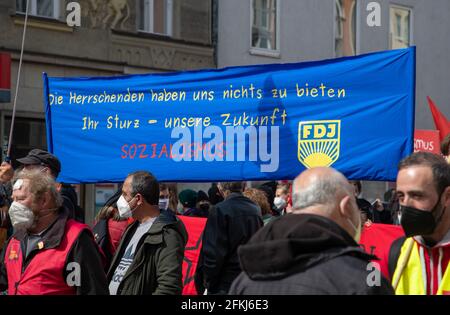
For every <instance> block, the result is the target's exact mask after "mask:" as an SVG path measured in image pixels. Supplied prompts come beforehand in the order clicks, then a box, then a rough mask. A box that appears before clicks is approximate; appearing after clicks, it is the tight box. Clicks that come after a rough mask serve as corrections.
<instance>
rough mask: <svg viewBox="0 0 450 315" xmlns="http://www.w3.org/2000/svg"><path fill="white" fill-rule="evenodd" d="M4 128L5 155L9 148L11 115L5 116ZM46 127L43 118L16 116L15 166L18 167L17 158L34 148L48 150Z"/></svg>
mask: <svg viewBox="0 0 450 315" xmlns="http://www.w3.org/2000/svg"><path fill="white" fill-rule="evenodd" d="M4 121H5V125H4V129H3V137H4V139H3V152H2V154H3V156H5V155H6V150H7V148H8V138H9V131H10V128H11V117H10V116H5V120H4ZM46 135H47V134H46V128H45V121H44V120H43V119H32V118H21V117H17V116H16V120H15V123H14V133H13V141H12V146H11V159H12V162H13V166H14V167H17V166H18V164H17V162H16V159H18V158H21V157H24V156H26V155H27V154H28V152H29V151H30V150H32V149H43V150H47V143H46V138H47V137H46Z"/></svg>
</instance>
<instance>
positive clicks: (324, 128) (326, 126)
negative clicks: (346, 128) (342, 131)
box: [301, 122, 339, 140]
mask: <svg viewBox="0 0 450 315" xmlns="http://www.w3.org/2000/svg"><path fill="white" fill-rule="evenodd" d="M338 128H339V124H338V123H337V122H335V123H321V124H319V123H316V124H313V123H311V124H303V126H302V127H301V139H302V140H326V139H337V138H338Z"/></svg>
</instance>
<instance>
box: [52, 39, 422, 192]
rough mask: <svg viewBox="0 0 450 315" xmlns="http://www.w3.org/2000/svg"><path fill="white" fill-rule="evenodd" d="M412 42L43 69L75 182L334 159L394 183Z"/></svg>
mask: <svg viewBox="0 0 450 315" xmlns="http://www.w3.org/2000/svg"><path fill="white" fill-rule="evenodd" d="M414 87H415V48H414V47H413V48H408V49H403V50H392V51H385V52H378V53H372V54H367V55H361V56H355V57H346V58H340V59H333V60H325V61H317V62H305V63H291V64H270V65H253V66H242V67H231V68H224V69H217V70H200V71H186V72H176V73H162V74H161V73H158V74H145V75H128V76H113V77H77V78H56V77H48V76H47V75H46V74H44V89H45V93H44V101H45V109H46V121H47V136H48V138H47V140H48V147H49V150H50V151H51V152H53V153H54V154H55V155H56V156H57V157H58V158H59V159H60V160H61V162H62V172H61V174H60V177H59V178H58V179H59V180H60V181H62V182H67V183H80V182H84V183H94V182H119V181H122V180H123V179H124V178H125V177H126V175H127V174H128V173H130V172H132V171H135V170H149V171H151V172H152V173H154V174H155V175H156V177H157V178H158V179H159V180H162V181H178V182H181V181H188V182H202V181H204V182H208V181H220V180H273V179H293V178H294V177H295V176H296V175H298V174H299V173H300V172H302V171H303V170H305V168H311V167H316V166H331V167H334V168H336V169H338V170H340V171H341V172H343V173H344V174H345V175H346V176H347V177H348V178H350V179H365V180H387V181H393V180H394V179H395V177H396V173H397V164H398V162H399V160H400V159H402V158H403V157H405V156H407V155H409V154H410V153H412V150H413V134H414Z"/></svg>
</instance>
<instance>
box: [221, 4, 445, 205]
mask: <svg viewBox="0 0 450 315" xmlns="http://www.w3.org/2000/svg"><path fill="white" fill-rule="evenodd" d="M371 2H372V3H373V2H375V3H378V4H379V5H380V13H381V14H380V22H381V25H380V26H374V27H371V26H369V25H368V23H367V17H368V15H369V13H370V12H372V10H370V11H368V10H367V6H368V4H369V3H371ZM449 13H450V1H447V0H433V1H423V0H379V1H369V0H320V1H318V0H247V1H241V0H227V1H218V46H217V56H218V59H217V63H218V67H219V68H220V67H226V66H235V65H248V64H265V63H284V62H301V61H311V60H321V59H330V58H335V57H341V56H351V55H355V54H364V53H370V52H375V51H382V50H388V49H396V48H405V47H408V46H412V45H415V46H416V47H417V63H416V67H417V70H416V72H417V75H416V114H415V115H416V116H415V126H416V129H435V127H434V123H433V119H432V116H431V113H430V110H429V108H428V103H427V100H426V97H427V96H431V97H432V98H433V100H434V101H435V102H436V104H437V105H438V106H439V108H440V109H441V111H442V112H443V113H444V114H445V115H446V116H447V117H450V105H449V104H450V93H448V88H447V85H448V82H450V58H449V57H448V54H447V52H448V51H449V50H450V41H449V40H448V32H449V31H450V19H448V14H449ZM380 128H382V126H380ZM386 188H387V184H386V183H376V182H366V183H365V184H364V191H363V194H365V195H368V196H377V197H380V198H381V197H382V196H383V192H384V191H385V190H386Z"/></svg>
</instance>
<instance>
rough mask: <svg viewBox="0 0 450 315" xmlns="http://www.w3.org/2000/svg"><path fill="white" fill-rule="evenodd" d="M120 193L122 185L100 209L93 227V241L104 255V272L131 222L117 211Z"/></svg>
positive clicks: (130, 219) (131, 220)
mask: <svg viewBox="0 0 450 315" xmlns="http://www.w3.org/2000/svg"><path fill="white" fill-rule="evenodd" d="M121 193H122V185H120V187H119V189H118V190H117V191H116V192H115V193H114V195H112V196H111V197H110V198H109V199H108V200H107V201H106V202H105V204H104V206H103V207H102V208H101V209H100V211H99V213H98V215H97V217H96V224H95V226H94V228H93V229H92V230H93V233H94V238H95V241H96V242H97V244H98V246H99V247H100V248H101V249H102V251H103V254H104V255H105V271H108V268H109V265H110V263H111V259H112V258H113V257H114V254H115V253H116V250H117V247H118V246H119V243H120V239H121V238H122V235H123V233H124V232H125V229H126V228H127V226H128V225H129V224H130V223H132V222H133V219H132V218H128V219H123V218H121V217H120V215H119V211H118V210H117V201H118V200H119V197H120V195H121Z"/></svg>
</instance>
